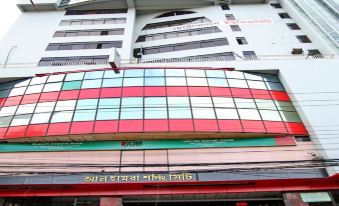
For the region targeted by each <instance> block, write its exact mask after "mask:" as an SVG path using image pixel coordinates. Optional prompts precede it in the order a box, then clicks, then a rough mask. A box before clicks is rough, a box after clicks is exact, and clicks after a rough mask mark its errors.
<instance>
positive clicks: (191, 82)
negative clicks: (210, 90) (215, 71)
mask: <svg viewBox="0 0 339 206" xmlns="http://www.w3.org/2000/svg"><path fill="white" fill-rule="evenodd" d="M187 84H188V86H208V85H207V81H206V78H187Z"/></svg>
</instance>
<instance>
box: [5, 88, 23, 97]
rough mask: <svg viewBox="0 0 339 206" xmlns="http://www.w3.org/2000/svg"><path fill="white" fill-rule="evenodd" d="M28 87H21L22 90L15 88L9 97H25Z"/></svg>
mask: <svg viewBox="0 0 339 206" xmlns="http://www.w3.org/2000/svg"><path fill="white" fill-rule="evenodd" d="M25 90H26V87H20V88H14V89H12V90H11V92H10V93H9V95H8V96H10V97H13V96H18V95H23V94H24V93H25Z"/></svg>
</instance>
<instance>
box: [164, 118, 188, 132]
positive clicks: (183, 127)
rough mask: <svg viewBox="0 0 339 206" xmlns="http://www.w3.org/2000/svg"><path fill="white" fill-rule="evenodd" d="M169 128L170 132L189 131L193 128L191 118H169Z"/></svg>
mask: <svg viewBox="0 0 339 206" xmlns="http://www.w3.org/2000/svg"><path fill="white" fill-rule="evenodd" d="M169 128H170V131H171V132H191V131H194V130H193V120H191V119H170V120H169Z"/></svg>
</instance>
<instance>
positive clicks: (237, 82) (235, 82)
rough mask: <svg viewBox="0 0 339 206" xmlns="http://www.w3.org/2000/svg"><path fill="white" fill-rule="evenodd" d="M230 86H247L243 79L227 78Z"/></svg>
mask: <svg viewBox="0 0 339 206" xmlns="http://www.w3.org/2000/svg"><path fill="white" fill-rule="evenodd" d="M228 83H229V85H230V87H239V88H248V86H247V83H246V81H245V80H241V79H228Z"/></svg>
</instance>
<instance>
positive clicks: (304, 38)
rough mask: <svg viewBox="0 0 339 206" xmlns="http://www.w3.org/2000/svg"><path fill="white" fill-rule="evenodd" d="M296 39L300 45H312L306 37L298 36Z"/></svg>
mask: <svg viewBox="0 0 339 206" xmlns="http://www.w3.org/2000/svg"><path fill="white" fill-rule="evenodd" d="M297 39H298V40H299V42H301V43H312V41H311V40H310V39H309V38H308V37H307V36H306V35H298V36H297Z"/></svg>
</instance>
